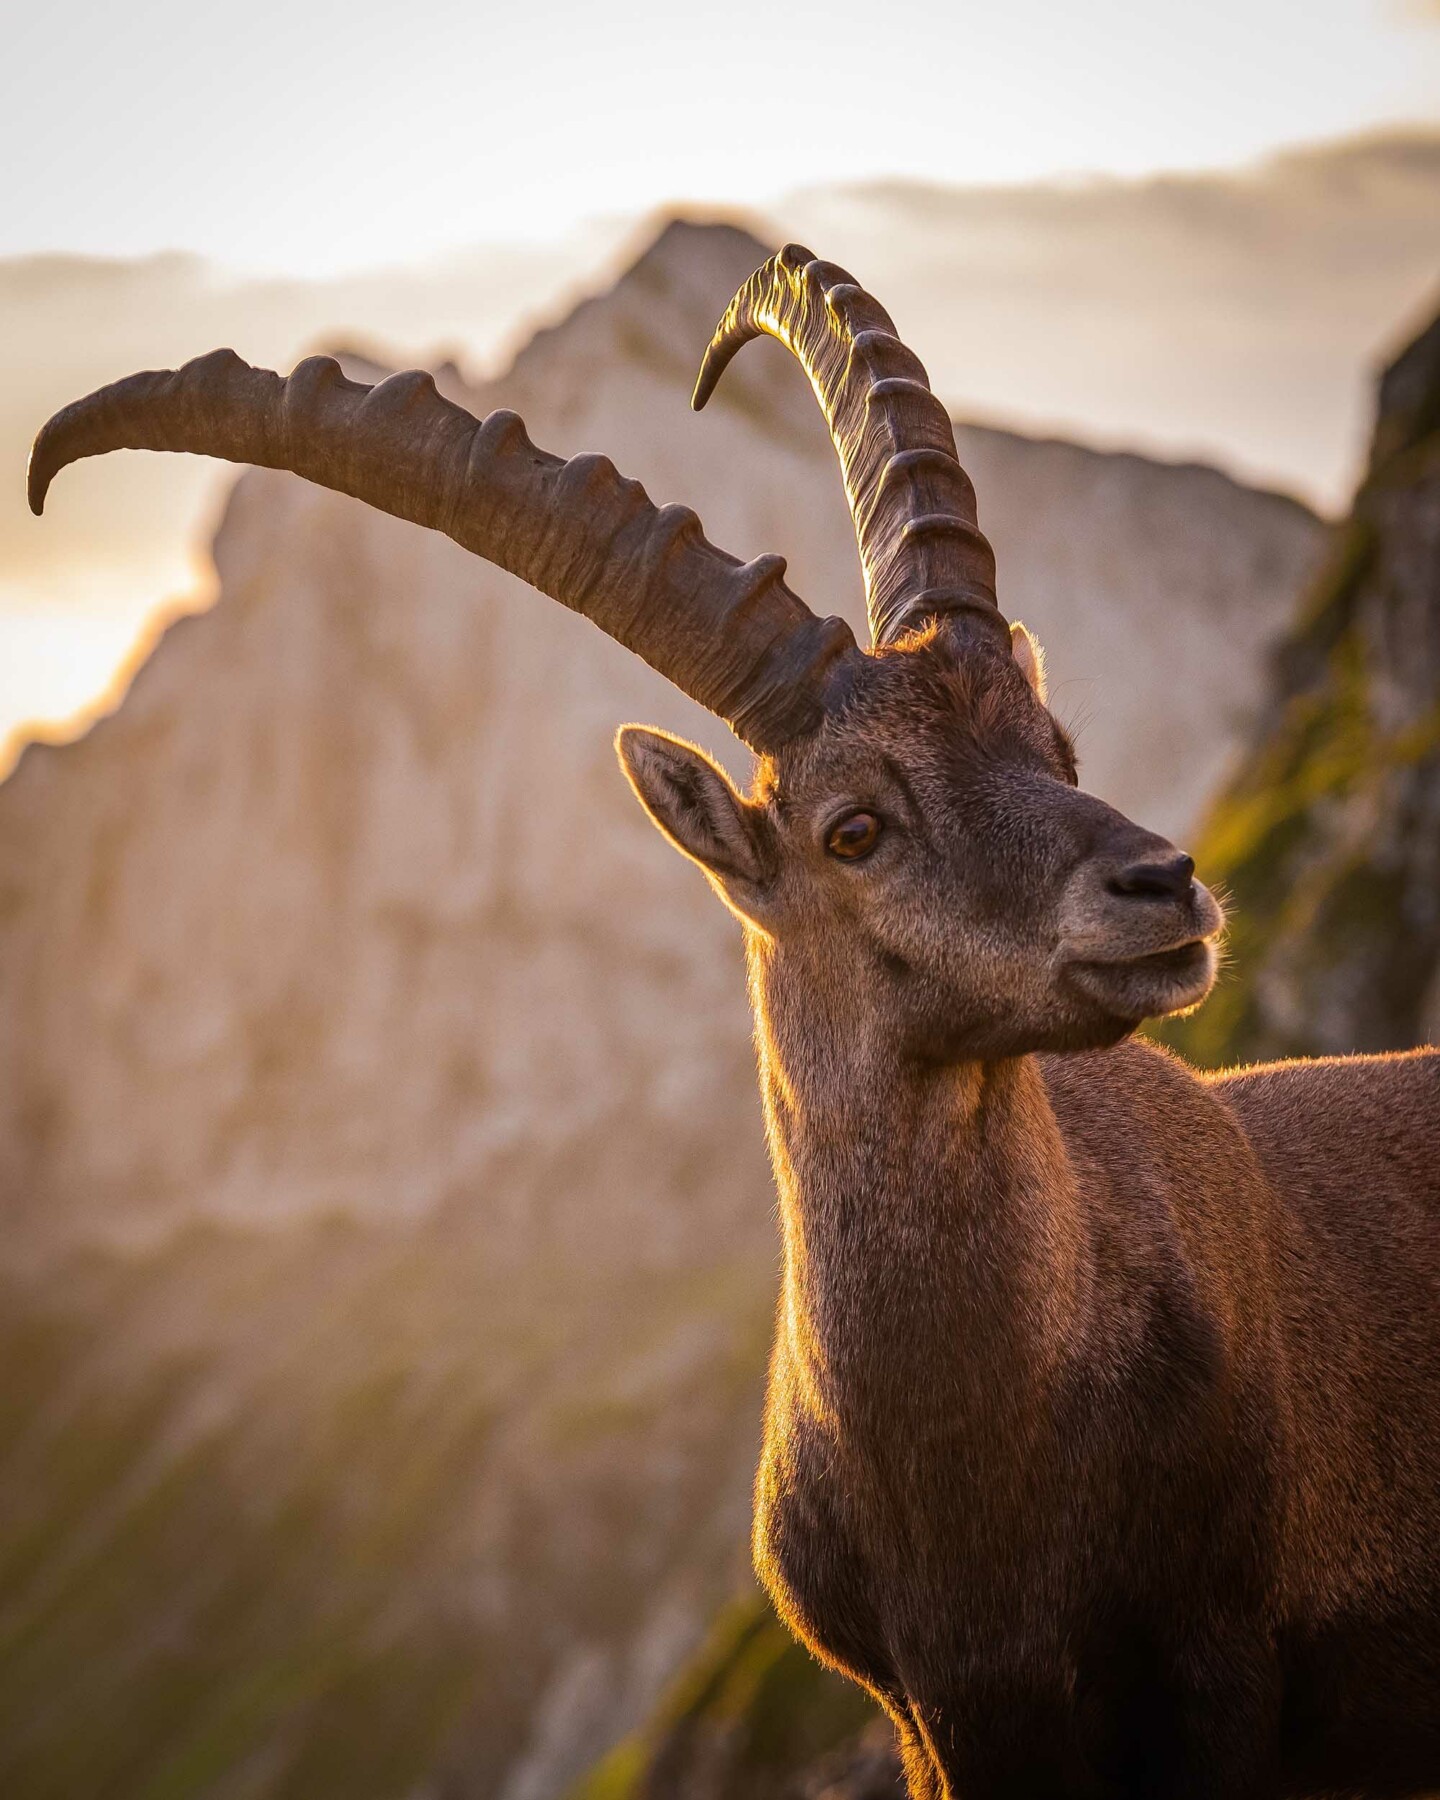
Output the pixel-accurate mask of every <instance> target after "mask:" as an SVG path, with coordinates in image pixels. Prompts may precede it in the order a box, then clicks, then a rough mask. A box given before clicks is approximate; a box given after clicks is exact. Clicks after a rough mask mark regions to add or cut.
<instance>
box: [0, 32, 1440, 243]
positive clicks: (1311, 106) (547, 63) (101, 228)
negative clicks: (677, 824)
mask: <svg viewBox="0 0 1440 1800" xmlns="http://www.w3.org/2000/svg"><path fill="white" fill-rule="evenodd" d="M1436 13H1437V8H1436V7H1435V6H1433V5H1427V4H1425V3H1424V0H1306V4H1304V5H1297V4H1296V0H1207V3H1206V4H1205V5H1204V6H1197V5H1195V4H1194V0H1145V3H1144V4H1143V5H1138V4H1136V3H1135V0H1003V4H996V3H995V0H989V3H988V4H986V5H983V6H982V5H979V4H976V0H946V3H945V4H944V5H937V4H935V0H886V5H885V6H884V7H883V8H880V7H876V6H874V5H871V4H867V5H865V6H864V7H862V6H860V5H858V4H856V0H832V3H831V4H829V5H826V6H824V7H821V6H819V5H817V4H814V0H772V3H770V4H767V5H766V6H764V7H763V8H746V9H744V10H743V11H740V10H737V11H736V12H735V13H733V14H731V13H727V12H726V11H725V10H724V9H717V8H714V7H711V6H699V5H695V4H693V3H692V0H679V3H677V0H611V3H610V4H607V5H605V6H596V5H594V4H593V0H547V4H544V5H536V4H529V5H515V4H513V0H507V3H506V4H505V5H503V6H502V5H496V4H495V3H494V0H407V4H405V5H404V6H397V5H393V4H391V5H380V4H377V3H376V0H347V4H346V5H345V6H343V7H341V6H339V5H336V4H318V3H316V0H247V3H246V4H245V5H243V6H229V7H213V6H197V5H195V4H194V0H127V4H125V5H123V6H97V5H95V4H94V0H79V3H77V0H68V3H64V0H58V3H53V4H51V5H48V6H43V7H41V6H31V7H27V8H23V9H15V14H14V17H13V18H12V20H11V23H10V24H9V26H8V27H7V45H6V51H7V54H6V62H7V65H8V68H7V75H6V77H5V86H6V88H7V89H8V90H9V91H8V92H7V93H6V94H5V96H4V98H5V104H4V105H3V107H0V155H3V164H4V167H5V168H6V169H7V170H10V171H18V172H19V179H15V178H13V176H12V179H11V181H10V182H9V183H8V184H7V194H6V204H5V207H4V209H3V212H0V255H4V254H10V255H18V254H25V253H30V252H34V251H37V250H61V251H78V252H85V253H90V254H99V255H107V256H137V255H145V254H147V253H149V252H153V251H157V250H173V249H183V250H193V251H197V252H200V253H202V254H203V255H206V256H209V257H212V258H214V259H216V260H217V261H219V262H220V263H222V264H224V265H225V266H226V267H227V268H230V269H233V270H239V271H243V272H249V273H267V274H287V275H296V274H303V275H334V274H336V273H337V272H339V271H342V270H349V269H356V268H360V267H370V266H373V265H375V264H376V263H377V262H382V263H394V262H408V261H412V260H414V259H416V258H422V257H429V256H436V255H440V254H443V253H444V252H447V251H451V250H455V249H459V248H461V247H464V246H467V245H470V244H473V243H474V242H476V241H477V240H486V239H492V238H500V239H505V238H517V237H518V238H522V239H524V238H537V237H538V238H541V239H547V238H552V237H554V236H555V235H557V234H558V233H561V232H563V231H567V230H570V229H572V228H573V227H574V226H575V225H576V224H578V223H579V222H580V221H582V220H586V219H591V218H594V217H597V216H603V215H606V214H611V213H621V214H627V215H628V214H633V213H636V212H644V211H647V210H649V209H651V208H653V207H655V206H657V205H660V204H663V203H665V202H669V201H675V200H686V201H710V202H721V203H727V204H734V203H740V204H749V205H758V204H762V203H764V202H766V201H769V200H773V199H774V198H775V197H776V196H777V195H781V194H784V193H787V192H789V191H791V190H792V189H794V188H797V187H804V186H808V185H812V184H821V183H823V184H831V183H837V182H839V183H844V182H848V181H854V180H859V179H871V178H874V177H877V176H886V175H894V176H908V177H913V178H916V179H922V180H927V181H935V182H949V183H960V184H965V185H976V184H983V185H989V184H994V183H997V182H1016V181H1030V180H1034V179H1036V178H1038V177H1047V178H1048V177H1053V176H1055V175H1057V174H1065V173H1071V174H1076V173H1094V172H1104V173H1109V174H1117V175H1140V174H1147V173H1151V172H1153V171H1155V170H1157V169H1177V168H1179V169H1184V168H1218V167H1228V166H1234V165H1237V164H1239V163H1242V162H1245V161H1249V160H1252V159H1254V158H1256V157H1258V156H1261V155H1263V154H1264V153H1266V152H1267V151H1270V150H1273V149H1275V148H1276V147H1278V146H1280V145H1284V144H1290V143H1296V142H1302V141H1307V140H1313V139H1317V138H1325V137H1334V136H1339V135H1344V134H1346V133H1351V132H1354V131H1357V130H1362V129H1365V128H1367V127H1371V126H1374V125H1377V124H1387V123H1391V122H1394V121H1396V120H1419V119H1425V118H1431V117H1434V116H1435V115H1436V114H1437V112H1440V30H1436V29H1435V28H1434V24H1433V21H1434V19H1435V16H1436Z"/></svg>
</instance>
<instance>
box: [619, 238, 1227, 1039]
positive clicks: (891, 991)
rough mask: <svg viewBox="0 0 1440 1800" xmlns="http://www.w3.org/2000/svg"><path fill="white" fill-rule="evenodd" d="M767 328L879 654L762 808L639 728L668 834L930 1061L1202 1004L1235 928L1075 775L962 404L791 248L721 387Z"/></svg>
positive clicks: (838, 276) (763, 780)
mask: <svg viewBox="0 0 1440 1800" xmlns="http://www.w3.org/2000/svg"><path fill="white" fill-rule="evenodd" d="M760 332H765V333H768V334H769V335H771V336H774V337H776V338H778V339H779V340H780V341H781V342H782V343H784V344H786V345H787V346H788V347H789V348H790V349H791V350H792V351H794V353H795V354H796V356H797V357H798V358H799V359H800V361H801V363H802V364H803V366H804V368H805V371H806V373H807V374H808V375H809V377H810V381H811V385H812V386H813V388H814V390H815V393H816V396H817V398H818V399H819V401H820V404H821V407H822V409H823V410H824V413H825V416H826V419H827V421H828V423H829V425H830V431H831V436H832V438H833V439H834V442H835V447H836V449H837V451H838V452H839V455H840V462H841V467H842V469H843V471H844V476H845V487H846V493H847V495H848V496H849V500H850V506H851V511H852V514H853V517H854V520H855V530H856V537H857V539H858V541H859V546H860V555H861V561H862V563H863V565H864V572H865V587H866V596H867V606H868V611H869V615H870V626H871V635H872V639H873V643H874V649H873V651H872V652H871V653H870V654H868V655H863V656H862V655H860V654H858V653H855V652H852V653H850V654H848V655H846V656H844V657H843V658H839V659H837V662H836V664H835V666H834V667H833V668H832V669H831V670H830V672H829V676H828V685H827V698H826V704H825V706H824V708H823V710H822V712H821V715H820V717H819V720H818V722H817V723H816V725H815V726H814V727H813V728H811V729H810V730H808V731H806V732H804V733H803V734H800V735H798V736H796V737H794V738H792V739H790V740H788V741H786V742H784V743H782V744H780V745H778V746H776V747H774V748H773V749H772V750H771V751H770V753H769V754H767V755H765V756H764V757H763V758H762V760H761V763H760V766H759V769H758V771H757V775H756V781H755V784H754V788H753V791H752V794H751V796H750V797H749V798H746V797H743V796H741V795H740V794H739V793H737V792H736V791H735V789H734V788H733V787H732V786H731V784H730V782H729V780H728V778H727V777H726V775H725V774H724V772H723V770H721V769H719V768H718V767H717V766H716V765H715V764H714V763H713V762H711V761H710V759H709V758H708V757H707V756H705V755H704V754H703V752H701V751H699V750H697V749H695V748H694V747H692V746H690V745H688V744H684V743H681V742H679V741H678V740H676V739H674V738H672V737H668V736H666V735H665V734H662V733H659V732H655V731H649V730H645V729H642V728H640V727H636V726H627V727H626V728H625V729H624V730H623V731H622V732H621V733H620V737H619V750H620V756H621V760H622V762H623V763H624V765H625V769H626V772H627V773H628V775H629V776H630V779H631V782H632V783H633V784H634V787H635V790H636V792H637V793H638V794H639V796H640V799H641V800H642V802H643V803H644V805H645V806H646V808H647V809H648V810H649V812H650V814H651V816H652V817H653V818H654V819H655V821H656V823H657V824H658V825H659V826H660V828H661V830H662V831H664V832H665V834H666V835H667V836H668V837H670V838H671V839H672V841H673V842H675V843H676V844H677V845H678V846H679V847H680V849H681V850H683V851H684V852H685V853H686V854H687V855H688V856H691V857H693V858H694V859H695V860H696V861H697V862H698V863H700V864H701V866H702V867H703V868H704V869H705V871H706V873H707V874H708V875H709V876H710V879H711V881H712V882H713V883H714V885H715V887H716V888H717V889H718V890H719V892H720V894H721V895H722V897H723V898H724V899H725V901H726V903H727V904H728V905H729V906H730V907H731V908H732V910H733V911H735V912H736V913H737V914H739V916H740V917H741V919H742V920H743V921H744V922H745V923H746V924H747V926H748V927H749V929H750V930H751V932H752V934H753V936H754V938H755V940H757V941H756V944H755V948H756V949H757V951H758V952H759V954H760V956H761V960H762V964H763V963H765V962H768V961H770V960H772V959H773V960H775V961H784V962H786V963H788V964H790V965H792V966H795V967H796V968H797V969H798V971H799V972H800V974H801V978H802V980H803V981H804V984H805V986H806V989H807V991H809V992H811V993H815V992H823V993H827V994H828V995H829V996H830V997H831V999H832V1000H833V1002H834V1014H835V1018H836V1020H837V1021H838V1022H843V1020H844V1018H845V1015H846V1012H847V1009H848V1010H849V1011H850V1012H851V1014H852V1015H853V1017H854V1022H855V1027H856V1028H857V1029H859V1028H860V1014H861V1012H862V1011H863V1014H864V1018H865V1020H866V1021H867V1022H870V1023H871V1024H873V1022H874V1021H877V1020H878V1021H881V1022H883V1025H884V1026H885V1027H886V1028H887V1030H888V1034H889V1036H890V1039H891V1041H892V1043H893V1044H894V1046H895V1047H896V1048H898V1049H900V1050H902V1051H907V1050H908V1051H910V1052H912V1053H914V1054H919V1055H924V1056H934V1057H938V1058H945V1057H950V1056H957V1055H965V1056H1003V1055H1011V1054H1016V1053H1019V1052H1022V1051H1027V1050H1035V1049H1079V1048H1086V1047H1091V1046H1097V1045H1101V1044H1106V1043H1112V1042H1114V1041H1115V1040H1116V1039H1117V1038H1119V1037H1122V1036H1123V1035H1124V1034H1125V1033H1126V1032H1128V1031H1130V1030H1132V1029H1133V1028H1134V1027H1135V1026H1136V1025H1137V1024H1139V1023H1140V1021H1141V1020H1142V1019H1144V1018H1147V1017H1151V1016H1154V1015H1158V1014H1163V1013H1169V1012H1174V1011H1177V1010H1179V1009H1181V1008H1184V1007H1189V1006H1193V1005H1195V1004H1197V1003H1198V1002H1199V1001H1200V1000H1202V999H1203V998H1204V997H1205V995H1206V994H1207V993H1208V992H1209V989H1210V984H1211V982H1212V981H1213V979H1214V968H1215V951H1214V947H1213V940H1214V938H1215V937H1216V935H1217V934H1218V932H1219V930H1220V928H1221V924H1222V919H1221V913H1220V909H1219V907H1218V906H1217V905H1216V903H1215V901H1214V899H1213V898H1212V897H1211V895H1210V894H1209V893H1208V892H1207V891H1206V889H1205V888H1203V887H1201V886H1199V885H1198V884H1197V883H1196V882H1194V881H1193V880H1192V875H1193V871H1194V864H1193V862H1192V861H1191V859H1190V858H1189V857H1188V856H1186V855H1183V854H1182V853H1181V852H1180V851H1178V850H1176V849H1175V848H1174V846H1173V845H1171V844H1169V843H1167V842H1165V840H1164V839H1162V838H1158V837H1155V836H1154V835H1152V834H1151V833H1149V832H1145V831H1142V830H1140V829H1139V827H1137V826H1135V825H1132V824H1131V823H1130V821H1129V820H1128V819H1125V818H1123V817H1122V816H1121V815H1120V814H1119V813H1117V812H1115V811H1114V810H1113V809H1112V808H1111V807H1108V806H1106V805H1105V804H1104V803H1103V802H1101V801H1099V800H1096V799H1093V798H1091V797H1090V796H1089V795H1086V794H1082V793H1080V792H1079V791H1078V789H1077V787H1076V768H1075V756H1074V752H1073V749H1072V747H1071V744H1070V741H1069V739H1068V737H1067V736H1066V734H1065V732H1064V731H1063V730H1062V729H1061V727H1060V726H1059V725H1058V724H1057V722H1056V721H1055V719H1054V718H1052V716H1051V715H1050V713H1049V711H1048V710H1047V708H1046V704H1045V681H1044V672H1043V662H1042V656H1041V653H1040V650H1039V647H1038V646H1037V645H1036V644H1035V642H1034V640H1033V639H1032V638H1031V636H1030V634H1029V633H1028V632H1027V631H1026V629H1025V627H1024V626H1023V625H1015V626H1008V625H1007V624H1006V623H1005V620H1004V619H1003V617H1002V616H1001V613H1000V611H999V608H998V605H997V603H996V599H995V590H994V558H993V556H992V554H991V551H990V546H989V545H988V544H987V543H986V541H985V539H984V538H983V537H982V536H981V534H980V531H979V529H978V525H977V522H976V512H975V495H974V490H973V488H972V487H971V484H970V482H969V481H968V480H967V478H966V476H965V474H964V472H963V471H962V470H961V468H960V465H959V462H958V460H957V458H956V454H955V440H954V435H953V433H952V431H951V427H950V421H949V419H948V418H947V417H946V415H945V412H944V411H943V409H942V408H941V406H940V405H939V403H938V402H937V401H936V400H935V398H934V396H933V395H932V394H931V392H930V389H929V386H928V383H927V382H926V379H925V373H924V370H923V369H922V368H921V366H920V364H919V363H918V362H917V360H916V359H915V357H914V356H912V355H911V354H910V352H909V351H907V350H906V349H905V348H904V346H903V345H902V344H901V343H900V341H899V339H898V338H897V337H896V335H895V332H894V328H893V326H892V325H891V323H890V320H889V318H888V317H887V316H886V314H885V313H884V312H883V311H882V310H881V308H880V307H879V306H878V305H877V304H876V302H875V301H874V300H873V299H871V297H870V296H869V295H868V294H866V293H864V292H863V291H862V290H861V289H860V288H858V287H857V286H856V285H855V284H854V283H853V282H852V281H851V279H850V277H849V276H848V275H846V274H845V273H844V271H843V270H840V269H837V268H835V267H834V266H833V265H829V264H825V263H820V262H816V261H814V260H813V259H811V257H810V256H809V254H808V253H807V252H806V251H804V250H801V249H799V248H798V247H796V246H794V245H791V246H788V247H787V248H786V249H785V250H784V251H782V252H781V254H780V255H779V256H778V257H776V258H774V259H773V260H772V261H771V262H770V263H768V264H767V265H766V266H765V267H764V268H763V269H761V270H760V271H758V273H757V274H756V275H754V276H753V277H752V278H751V280H750V281H749V282H747V283H746V285H745V287H744V288H742V289H741V291H740V293H739V294H738V295H737V296H736V298H735V300H734V302H733V303H732V305H731V307H730V309H729V311H728V313H727V314H726V316H725V319H724V320H723V321H722V323H721V325H720V328H719V330H718V331H717V333H716V335H715V338H714V341H713V342H712V344H711V346H710V350H709V353H708V354H707V356H706V359H705V363H704V366H703V368H702V370H701V374H700V380H699V383H698V385H697V387H696V393H695V401H696V405H697V406H703V405H704V403H705V401H706V400H707V399H708V398H709V396H710V394H711V392H713V390H714V387H715V384H716V382H717V380H718V379H719V376H720V374H721V372H722V370H723V369H724V367H725V365H726V364H727V363H728V362H729V360H730V358H731V357H732V356H733V355H734V354H735V352H736V351H737V350H738V349H739V348H740V346H741V345H742V344H744V343H746V342H747V341H748V340H749V339H751V338H753V337H755V336H757V335H758V334H759V333H760Z"/></svg>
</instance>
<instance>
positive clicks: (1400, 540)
mask: <svg viewBox="0 0 1440 1800" xmlns="http://www.w3.org/2000/svg"><path fill="white" fill-rule="evenodd" d="M1202 849H1203V854H1204V866H1205V867H1206V868H1207V869H1210V870H1213V871H1214V872H1215V874H1216V876H1217V877H1218V878H1219V879H1220V880H1222V881H1223V882H1224V883H1226V884H1227V886H1228V888H1229V890H1230V892H1231V895H1232V899H1233V908H1232V910H1233V926H1232V933H1231V940H1232V954H1231V963H1232V967H1231V970H1230V973H1229V975H1228V977H1227V979H1226V980H1225V982H1224V984H1223V985H1222V987H1221V989H1220V991H1219V992H1218V993H1217V995H1216V996H1215V997H1214V998H1213V999H1212V1000H1211V1001H1210V1002H1209V1003H1208V1004H1207V1005H1206V1006H1205V1007H1204V1008H1203V1009H1202V1010H1201V1011H1200V1012H1199V1013H1198V1014H1196V1015H1195V1017H1194V1018H1193V1019H1190V1020H1185V1021H1181V1022H1180V1023H1179V1024H1178V1025H1177V1026H1176V1027H1174V1028H1173V1029H1172V1030H1171V1031H1170V1032H1169V1033H1168V1034H1167V1035H1168V1036H1169V1037H1170V1038H1171V1039H1172V1041H1174V1042H1175V1043H1177V1044H1178V1045H1180V1047H1181V1048H1183V1049H1185V1050H1186V1051H1187V1052H1188V1053H1190V1054H1191V1055H1193V1056H1195V1057H1196V1058H1198V1059H1199V1060H1201V1061H1206V1062H1222V1061H1228V1060H1234V1059H1237V1058H1240V1059H1256V1058H1265V1057H1272V1056H1291V1055H1319V1054H1344V1053H1347V1052H1350V1051H1354V1050H1389V1049H1399V1048H1405V1047H1408V1046H1409V1045H1412V1044H1416V1043H1423V1042H1427V1041H1433V1040H1434V1039H1435V1038H1436V1037H1437V1036H1440V319H1437V320H1436V321H1435V322H1434V323H1432V324H1431V325H1430V327H1429V328H1428V329H1427V330H1426V331H1424V332H1422V333H1421V334H1420V336H1419V337H1418V338H1416V339H1415V341H1414V342H1413V343H1412V344H1410V345H1409V347H1408V348H1407V349H1406V350H1405V351H1404V352H1403V353H1402V354H1401V355H1400V356H1399V357H1398V358H1397V360H1396V361H1395V362H1394V363H1393V364H1392V365H1391V367H1390V368H1389V369H1387V370H1386V372H1385V374H1384V377H1383V379H1382V380H1381V383H1380V394H1379V409H1378V416H1377V421H1376V427H1375V438H1374V446H1373V450H1372V453H1371V458H1370V466H1369V470H1368V472H1367V474H1366V477H1365V480H1364V482H1363V483H1362V485H1361V488H1360V491H1359V493H1358V494H1357V495H1356V497H1355V504H1354V509H1353V511H1352V513H1351V516H1350V518H1349V520H1348V521H1347V523H1346V524H1345V526H1344V527H1343V528H1342V530H1341V531H1340V533H1339V534H1338V536H1337V540H1336V542H1335V545H1334V548H1333V550H1332V552H1331V555H1330V559H1329V561H1328V563H1327V565H1326V566H1325V568H1324V570H1323V572H1322V573H1321V575H1320V576H1319V578H1318V579H1317V581H1316V582H1315V583H1314V585H1313V586H1312V588H1311V589H1310V590H1309V592H1308V594H1307V596H1306V598H1305V600H1304V603H1303V605H1302V609H1301V613H1300V616H1299V619H1298V620H1297V623H1296V625H1295V627H1294V629H1293V630H1292V631H1291V632H1290V633H1289V634H1288V635H1287V637H1286V638H1285V640H1284V642H1283V643H1282V645H1281V646H1280V648H1279V650H1278V652H1277V654H1276V658H1275V663H1274V677H1273V682H1272V686H1271V691H1270V693H1269V694H1268V695H1267V698H1266V702H1265V705H1264V707H1263V708H1262V710H1261V715H1260V722H1259V725H1258V727H1257V729H1256V731H1255V733H1254V735H1253V738H1252V741H1251V744H1250V747H1249V749H1248V751H1247V754H1246V756H1245V758H1244V760H1243V763H1242V765H1241V767H1240V768H1239V770H1238V771H1237V773H1236V775H1235V777H1234V779H1233V780H1232V781H1231V783H1230V784H1229V785H1228V786H1227V788H1226V789H1225V791H1224V793H1223V794H1222V795H1221V796H1220V797H1219V799H1218V801H1217V802H1216V804H1215V806H1214V808H1213V810H1212V812H1211V814H1210V817H1209V820H1208V823H1207V825H1206V828H1205V832H1204V842H1203V845H1202Z"/></svg>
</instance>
